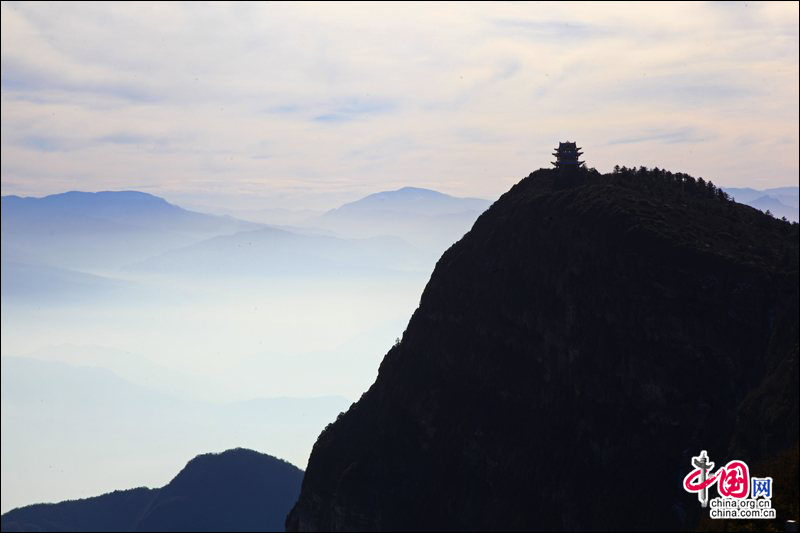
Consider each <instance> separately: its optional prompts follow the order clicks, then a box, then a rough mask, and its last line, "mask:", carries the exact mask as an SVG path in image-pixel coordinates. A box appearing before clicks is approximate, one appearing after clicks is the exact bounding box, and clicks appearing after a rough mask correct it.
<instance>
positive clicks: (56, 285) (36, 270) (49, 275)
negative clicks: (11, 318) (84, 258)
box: [0, 259, 134, 305]
mask: <svg viewBox="0 0 800 533" xmlns="http://www.w3.org/2000/svg"><path fill="white" fill-rule="evenodd" d="M0 278H1V279H2V282H1V283H2V300H3V302H11V301H14V302H19V303H25V304H37V305H40V304H42V303H49V304H55V303H58V302H61V301H65V300H68V301H70V302H73V303H74V302H81V301H85V300H87V299H92V298H95V297H98V296H108V295H119V294H120V293H121V292H122V291H125V290H131V289H133V288H134V285H133V284H132V283H130V282H126V281H122V280H119V279H113V278H109V277H106V276H98V275H95V274H87V273H84V272H78V271H76V270H71V269H68V268H61V267H56V266H49V265H45V264H40V263H36V262H31V263H24V262H19V261H13V260H10V261H6V260H5V259H3V261H2V263H0Z"/></svg>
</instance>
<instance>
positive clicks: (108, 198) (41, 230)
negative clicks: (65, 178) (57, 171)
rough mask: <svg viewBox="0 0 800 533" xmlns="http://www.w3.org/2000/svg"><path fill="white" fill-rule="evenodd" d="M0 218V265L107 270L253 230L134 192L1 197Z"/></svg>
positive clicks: (251, 224)
mask: <svg viewBox="0 0 800 533" xmlns="http://www.w3.org/2000/svg"><path fill="white" fill-rule="evenodd" d="M1 216H2V242H3V245H2V246H3V261H4V262H10V263H16V264H19V265H32V264H40V265H44V266H47V267H56V268H61V269H69V270H78V271H81V270H87V271H98V270H100V271H107V270H109V269H114V268H119V267H121V266H123V265H126V264H128V263H130V262H132V261H136V260H141V259H142V258H144V257H148V256H151V255H154V254H157V253H161V252H164V251H166V250H169V249H172V248H176V247H179V246H184V245H187V244H189V243H192V242H196V241H198V240H200V239H206V238H209V237H213V236H216V235H224V234H230V233H235V232H237V231H242V230H249V229H255V228H257V227H259V225H258V224H253V223H251V222H244V221H241V220H236V219H233V218H230V217H220V216H214V215H205V214H202V213H194V212H192V211H187V210H185V209H182V208H180V207H178V206H176V205H173V204H170V203H168V202H167V201H166V200H164V199H163V198H159V197H157V196H153V195H151V194H146V193H142V192H137V191H120V192H97V193H87V192H78V191H73V192H67V193H63V194H54V195H51V196H45V197H44V198H21V197H19V196H3V197H2V215H1ZM34 281H36V280H35V279H34Z"/></svg>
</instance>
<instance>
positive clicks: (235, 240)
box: [129, 228, 433, 277]
mask: <svg viewBox="0 0 800 533" xmlns="http://www.w3.org/2000/svg"><path fill="white" fill-rule="evenodd" d="M432 263H433V261H432V260H431V259H430V258H429V257H427V256H426V255H424V254H421V253H420V251H418V250H416V249H415V248H414V247H412V246H410V245H409V244H408V243H406V242H404V241H402V240H401V239H398V238H396V237H395V238H393V237H373V238H369V239H341V238H337V237H330V236H327V235H302V234H299V233H294V232H289V231H286V230H282V229H277V228H263V229H258V230H252V231H242V232H239V233H235V234H233V235H222V236H218V237H214V238H211V239H208V240H204V241H201V242H198V243H195V244H192V245H190V246H186V247H183V248H178V249H176V250H170V251H168V252H166V253H164V254H160V255H158V256H156V257H152V258H149V259H147V260H145V261H142V262H139V263H136V264H133V265H130V267H129V268H130V270H131V271H139V272H150V273H160V274H169V273H177V274H180V275H201V276H234V277H243V276H253V277H264V276H271V275H277V276H281V275H284V276H286V275H291V276H298V275H306V276H336V275H343V276H352V275H355V274H362V275H364V274H370V273H376V272H386V271H393V270H398V271H402V270H406V271H409V270H411V271H413V270H425V269H426V267H427V268H429V265H430V264H432Z"/></svg>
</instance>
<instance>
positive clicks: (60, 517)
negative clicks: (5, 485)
mask: <svg viewBox="0 0 800 533" xmlns="http://www.w3.org/2000/svg"><path fill="white" fill-rule="evenodd" d="M302 479H303V471H302V470H300V469H299V468H297V467H295V466H293V465H291V464H289V463H287V462H286V461H282V460H280V459H276V458H274V457H271V456H269V455H266V454H262V453H258V452H255V451H253V450H245V449H242V448H237V449H234V450H228V451H226V452H223V453H220V454H211V453H209V454H204V455H198V456H197V457H195V458H194V459H192V460H191V461H189V462H188V463H187V464H186V466H185V467H184V468H183V470H181V471H180V473H179V474H178V475H177V476H175V478H174V479H173V480H172V481H170V482H169V484H167V485H166V486H164V487H162V488H160V489H147V488H137V489H130V490H121V491H115V492H112V493H109V494H104V495H102V496H97V497H94V498H86V499H83V500H73V501H65V502H61V503H54V504H44V503H43V504H37V505H29V506H27V507H21V508H19V509H14V510H13V511H9V512H8V513H6V514H4V515H3V517H2V530H3V531H283V519H284V517H285V516H286V513H287V512H288V511H289V509H290V507H291V505H292V503H294V501H295V500H296V499H297V494H298V492H299V490H300V482H301V480H302Z"/></svg>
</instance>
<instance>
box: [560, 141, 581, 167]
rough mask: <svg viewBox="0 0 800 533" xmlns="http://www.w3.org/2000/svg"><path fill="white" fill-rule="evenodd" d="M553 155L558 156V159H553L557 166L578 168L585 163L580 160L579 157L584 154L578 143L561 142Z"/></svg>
mask: <svg viewBox="0 0 800 533" xmlns="http://www.w3.org/2000/svg"><path fill="white" fill-rule="evenodd" d="M553 155H554V156H556V160H555V161H553V164H554V165H555V166H556V168H578V167H579V166H581V165H583V163H584V162H583V161H578V158H579V157H580V156H582V155H583V152H581V149H580V148H578V143H571V142H569V141H567V142H563V143H561V142H560V143H558V148H556V151H555V152H553Z"/></svg>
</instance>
